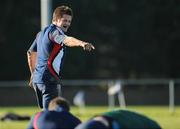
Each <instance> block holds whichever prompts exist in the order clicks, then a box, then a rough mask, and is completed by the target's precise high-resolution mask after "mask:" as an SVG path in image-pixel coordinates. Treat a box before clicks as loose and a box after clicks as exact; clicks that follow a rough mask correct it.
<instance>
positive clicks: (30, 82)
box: [28, 75, 33, 88]
mask: <svg viewBox="0 0 180 129" xmlns="http://www.w3.org/2000/svg"><path fill="white" fill-rule="evenodd" d="M28 85H29V86H30V87H31V88H33V85H32V75H31V77H30V79H29V83H28Z"/></svg>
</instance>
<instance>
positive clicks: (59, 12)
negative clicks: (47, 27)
mask: <svg viewBox="0 0 180 129" xmlns="http://www.w3.org/2000/svg"><path fill="white" fill-rule="evenodd" d="M64 14H67V15H70V16H73V11H72V9H71V8H70V7H68V6H64V5H62V6H58V7H57V8H56V9H55V10H54V12H53V18H52V21H56V20H57V19H59V18H61V17H62V16H63V15H64Z"/></svg>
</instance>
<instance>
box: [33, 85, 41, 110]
mask: <svg viewBox="0 0 180 129" xmlns="http://www.w3.org/2000/svg"><path fill="white" fill-rule="evenodd" d="M39 85H40V84H33V88H34V91H35V93H36V99H37V102H38V105H39V107H40V108H41V109H42V108H43V104H42V92H41V90H40V89H41V88H40V89H39V87H41V86H39Z"/></svg>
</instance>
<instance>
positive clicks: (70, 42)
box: [64, 36, 95, 51]
mask: <svg viewBox="0 0 180 129" xmlns="http://www.w3.org/2000/svg"><path fill="white" fill-rule="evenodd" d="M64 44H65V45H67V46H69V47H78V46H80V47H82V48H83V49H84V50H86V51H91V50H94V49H95V47H94V46H93V45H92V44H91V43H88V42H84V41H81V40H79V39H76V38H74V37H70V36H65V38H64Z"/></svg>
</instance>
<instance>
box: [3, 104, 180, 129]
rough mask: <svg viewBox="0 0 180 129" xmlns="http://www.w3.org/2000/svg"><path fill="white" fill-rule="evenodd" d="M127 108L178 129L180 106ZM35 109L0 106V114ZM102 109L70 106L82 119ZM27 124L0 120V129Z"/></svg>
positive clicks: (29, 112)
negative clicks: (171, 109) (173, 107)
mask: <svg viewBox="0 0 180 129" xmlns="http://www.w3.org/2000/svg"><path fill="white" fill-rule="evenodd" d="M116 109H117V108H116ZM127 109H128V110H131V111H135V112H139V113H141V114H144V115H146V116H148V117H149V118H152V119H154V120H156V121H157V122H158V123H159V124H160V126H161V127H162V128H163V129H180V107H176V109H175V112H174V113H170V112H169V109H168V107H165V106H129V107H127ZM37 111H39V109H38V108H37V107H3V108H2V107H0V116H2V115H4V114H5V113H7V112H13V113H17V114H19V115H33V114H34V113H35V112H37ZM104 111H108V108H107V107H102V106H98V107H95V106H88V107H86V108H85V110H84V113H83V114H81V113H79V110H78V109H77V108H76V107H72V108H71V112H72V113H73V114H74V115H76V116H78V117H79V118H80V119H81V120H82V121H85V120H87V119H88V118H90V117H92V116H93V115H94V114H98V113H101V112H104ZM27 124H28V121H23V122H20V121H5V122H0V129H25V128H26V127H27Z"/></svg>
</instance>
